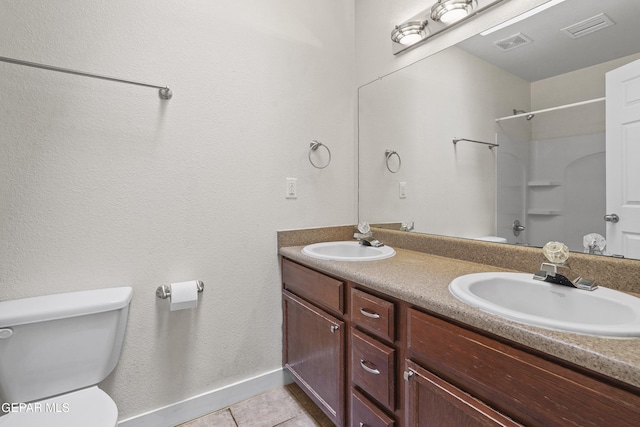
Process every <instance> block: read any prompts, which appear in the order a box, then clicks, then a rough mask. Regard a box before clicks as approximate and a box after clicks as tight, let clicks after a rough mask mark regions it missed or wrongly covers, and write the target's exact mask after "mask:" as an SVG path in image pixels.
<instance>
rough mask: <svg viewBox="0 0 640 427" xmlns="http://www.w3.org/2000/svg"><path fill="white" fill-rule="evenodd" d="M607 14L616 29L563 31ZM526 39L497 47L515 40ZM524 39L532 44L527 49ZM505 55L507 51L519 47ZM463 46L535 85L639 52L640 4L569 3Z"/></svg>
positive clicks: (613, 0) (617, 0)
mask: <svg viewBox="0 0 640 427" xmlns="http://www.w3.org/2000/svg"><path fill="white" fill-rule="evenodd" d="M601 13H605V14H606V15H607V16H608V17H609V18H610V19H611V21H613V23H614V25H611V26H608V27H606V28H603V29H601V30H599V31H595V32H591V33H589V34H587V35H584V36H582V37H579V38H571V37H570V36H568V35H567V34H565V33H564V32H563V31H561V30H562V29H563V28H565V27H568V26H571V25H573V24H576V23H579V22H582V21H584V20H586V19H589V18H592V17H595V16H596V15H600V14H601ZM518 34H521V35H524V36H525V37H521V36H519V37H517V38H515V39H512V42H511V43H510V42H509V41H506V42H503V43H501V45H502V46H503V49H499V48H498V47H496V45H494V43H496V42H498V41H501V40H506V39H509V38H511V37H512V36H515V35H518ZM525 38H528V39H530V40H531V43H528V44H526V43H525V42H524V40H525ZM516 45H517V47H515V48H511V49H508V50H504V47H505V46H516ZM458 47H460V48H462V49H464V50H466V51H468V52H469V53H471V54H473V55H475V56H477V57H479V58H482V59H484V60H485V61H487V62H490V63H493V64H495V65H496V66H498V67H500V68H502V69H505V70H506V71H508V72H510V73H512V74H514V75H516V76H519V77H521V78H523V79H525V80H527V81H530V82H534V81H537V80H541V79H545V78H547V77H552V76H556V75H558V74H563V73H567V72H569V71H574V70H577V69H581V68H585V67H588V66H591V65H595V64H600V63H602V62H606V61H610V60H613V59H616V58H621V57H623V56H628V55H631V54H634V53H638V52H639V51H640V0H565V1H564V2H562V3H560V4H558V5H556V6H553V7H551V8H549V9H547V10H545V11H543V12H541V13H538V14H537V15H534V16H532V17H530V18H528V19H526V20H523V21H520V22H518V23H516V24H513V25H510V26H509V27H506V28H503V29H501V30H498V31H496V32H494V33H491V34H489V35H487V36H481V35H476V36H474V37H472V38H470V39H468V40H466V41H464V42H462V43H459V44H458Z"/></svg>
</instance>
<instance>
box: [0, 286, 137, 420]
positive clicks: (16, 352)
mask: <svg viewBox="0 0 640 427" xmlns="http://www.w3.org/2000/svg"><path fill="white" fill-rule="evenodd" d="M132 293H133V290H132V289H131V288H130V287H119V288H109V289H98V290H90V291H80V292H69V293H63V294H54V295H45V296H40V297H34V298H24V299H19V300H13V301H3V302H0V405H1V406H0V415H1V416H0V426H2V427H17V426H20V427H32V426H33V427H42V426H47V427H76V426H77V427H87V426H92V427H115V426H116V424H117V422H118V408H117V407H116V404H115V402H114V401H113V400H112V399H111V398H110V397H109V396H108V395H107V394H106V393H105V392H104V391H102V390H100V389H99V388H98V386H97V385H96V384H98V383H99V382H100V381H102V380H103V379H105V378H106V377H107V375H109V373H111V371H112V370H113V368H115V366H116V364H117V363H118V360H119V359H120V351H121V350H122V343H123V341H124V334H125V328H126V325H127V316H128V313H129V302H130V301H131V296H132Z"/></svg>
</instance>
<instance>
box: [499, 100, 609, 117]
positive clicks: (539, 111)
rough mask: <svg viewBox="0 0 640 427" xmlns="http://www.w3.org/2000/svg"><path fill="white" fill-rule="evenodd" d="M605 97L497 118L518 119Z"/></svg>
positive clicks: (591, 102)
mask: <svg viewBox="0 0 640 427" xmlns="http://www.w3.org/2000/svg"><path fill="white" fill-rule="evenodd" d="M605 99H606V98H605V97H602V98H595V99H590V100H588V101H580V102H574V103H573V104H566V105H559V106H557V107H551V108H545V109H544V110H538V111H529V112H528V113H522V114H514V115H512V116H506V117H500V118H499V119H496V122H500V121H502V120H509V119H516V118H518V117H526V116H528V115H530V114H539V113H546V112H549V111H556V110H564V109H565V108H571V107H577V106H579V105H585V104H593V103H594V102H600V101H604V100H605Z"/></svg>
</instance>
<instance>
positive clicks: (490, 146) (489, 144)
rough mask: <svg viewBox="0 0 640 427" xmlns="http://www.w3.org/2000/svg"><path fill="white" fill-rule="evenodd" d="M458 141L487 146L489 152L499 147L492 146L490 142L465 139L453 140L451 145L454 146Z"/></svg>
mask: <svg viewBox="0 0 640 427" xmlns="http://www.w3.org/2000/svg"><path fill="white" fill-rule="evenodd" d="M460 141H467V142H474V143H476V144H484V145H488V146H489V150H491V149H493V147H499V146H500V144H494V143H492V142H483V141H476V140H474V139H467V138H453V145H456V144H457V143H458V142H460Z"/></svg>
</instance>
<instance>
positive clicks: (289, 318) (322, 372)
mask: <svg viewBox="0 0 640 427" xmlns="http://www.w3.org/2000/svg"><path fill="white" fill-rule="evenodd" d="M283 297H284V300H283V304H284V339H285V342H284V362H285V366H286V367H287V368H288V369H289V371H290V372H291V373H292V374H293V375H294V377H295V379H296V382H297V383H298V384H299V385H300V386H301V387H302V388H303V390H305V391H306V392H307V394H308V395H309V397H311V399H313V400H314V401H315V402H316V404H317V405H318V406H319V407H320V408H321V409H322V410H323V411H324V413H325V414H326V415H327V416H328V417H329V418H330V419H331V420H332V421H333V422H334V423H335V424H336V425H338V426H341V425H343V424H344V401H345V396H344V329H345V328H344V323H343V322H342V321H340V320H338V319H336V318H335V317H333V316H331V315H329V314H327V313H325V312H324V311H322V310H320V309H318V308H316V307H314V306H313V305H311V304H309V303H307V302H305V301H303V300H302V299H300V298H298V297H295V296H294V295H292V294H289V293H288V292H286V291H285V292H284V293H283Z"/></svg>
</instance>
